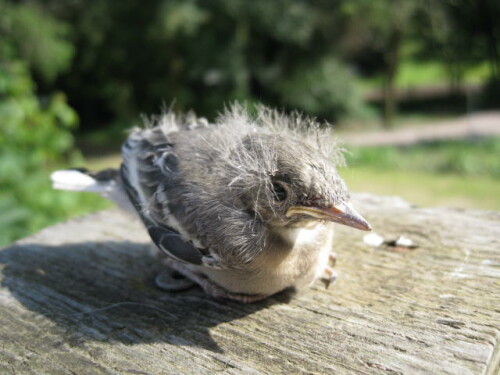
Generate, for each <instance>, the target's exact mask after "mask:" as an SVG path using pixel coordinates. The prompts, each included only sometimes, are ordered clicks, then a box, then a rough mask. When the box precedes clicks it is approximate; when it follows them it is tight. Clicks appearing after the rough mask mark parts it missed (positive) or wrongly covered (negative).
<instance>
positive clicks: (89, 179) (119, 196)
mask: <svg viewBox="0 0 500 375" xmlns="http://www.w3.org/2000/svg"><path fill="white" fill-rule="evenodd" d="M50 179H51V180H52V187H53V188H54V189H58V190H69V191H82V192H92V193H98V194H100V195H101V196H102V197H104V198H106V199H107V200H110V201H111V202H113V203H116V204H117V205H118V206H120V207H121V208H123V209H125V210H127V211H130V212H134V213H135V210H134V208H133V206H132V204H131V203H130V200H129V199H128V196H127V194H126V192H125V190H124V188H123V184H122V181H121V178H120V174H119V172H118V170H116V169H106V170H103V171H100V172H97V173H91V172H89V171H88V170H86V169H83V168H75V169H64V170H59V171H55V172H53V173H52V174H51V175H50Z"/></svg>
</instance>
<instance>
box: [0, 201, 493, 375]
mask: <svg viewBox="0 0 500 375" xmlns="http://www.w3.org/2000/svg"><path fill="white" fill-rule="evenodd" d="M358 198H359V202H358V204H357V207H359V208H360V211H361V212H362V213H363V214H364V215H366V217H367V218H368V219H369V220H370V222H372V224H373V225H374V227H375V230H376V231H377V232H378V233H380V234H382V235H383V236H384V237H386V238H395V237H397V236H399V235H405V236H407V237H409V238H411V239H412V240H413V241H414V242H415V243H416V244H417V245H418V247H417V248H416V249H413V250H408V249H399V250H398V249H396V248H393V247H381V248H373V247H370V246H368V245H366V244H365V243H364V242H363V241H362V236H363V233H361V232H357V231H354V230H351V229H349V228H343V227H339V228H338V231H337V238H336V244H335V251H336V252H337V253H338V256H339V258H338V263H337V266H336V267H337V271H338V272H339V275H340V276H339V280H338V282H337V284H336V285H335V286H333V287H331V288H330V289H328V290H325V289H324V286H323V285H322V283H321V282H317V283H316V284H315V285H314V286H313V287H312V288H311V289H309V290H307V291H305V292H303V293H300V294H298V295H296V296H291V294H290V293H283V294H280V295H278V296H275V297H273V298H270V299H268V300H266V301H263V302H260V303H256V304H252V305H241V304H238V303H234V302H229V301H214V300H212V299H210V298H208V297H206V296H205V295H203V293H202V292H201V291H200V290H199V289H192V290H189V291H186V292H181V293H166V292H163V291H160V290H158V289H156V288H155V287H154V286H153V284H152V279H153V277H154V276H155V274H156V273H157V272H158V271H159V270H160V269H161V266H160V265H159V264H158V262H157V261H155V259H154V258H152V257H151V256H150V255H149V250H148V244H147V235H146V234H145V232H144V231H143V230H142V228H141V227H140V226H139V225H138V224H137V223H136V222H134V221H133V220H131V219H130V218H129V217H128V216H126V215H124V214H122V213H121V212H119V211H118V210H110V211H104V212H99V213H96V214H93V215H90V216H86V217H82V218H78V219H75V220H72V221H70V222H67V223H64V224H60V225H56V226H54V227H50V228H47V229H45V230H43V231H41V232H39V233H38V234H36V235H34V236H32V237H29V238H26V239H24V240H22V241H19V242H17V243H15V244H13V245H12V246H10V247H7V248H5V249H3V250H2V251H0V271H1V276H0V277H1V280H0V283H1V289H0V373H1V374H4V373H5V374H51V375H52V374H180V373H186V374H213V373H215V372H217V373H221V374H278V373H287V374H288V373H289V374H296V373H305V374H334V373H335V374H344V373H345V374H349V373H356V374H418V373H421V374H430V373H432V374H487V375H493V374H497V373H498V371H499V368H500V367H499V359H500V356H499V347H500V345H499V340H500V293H499V290H500V288H499V287H500V241H499V238H500V214H499V213H495V212H486V211H460V210H452V209H446V208H426V209H424V208H415V207H412V206H410V205H409V204H407V203H405V202H403V201H401V200H400V199H398V198H380V197H374V196H369V195H365V196H359V197H358ZM401 250H402V251H401Z"/></svg>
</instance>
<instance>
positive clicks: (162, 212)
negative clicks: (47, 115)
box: [113, 105, 370, 302]
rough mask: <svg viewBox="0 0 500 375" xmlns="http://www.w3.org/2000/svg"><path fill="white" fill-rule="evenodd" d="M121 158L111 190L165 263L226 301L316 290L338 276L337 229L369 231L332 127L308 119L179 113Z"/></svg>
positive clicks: (154, 126)
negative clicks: (314, 285)
mask: <svg viewBox="0 0 500 375" xmlns="http://www.w3.org/2000/svg"><path fill="white" fill-rule="evenodd" d="M122 154H123V164H122V169H121V179H120V178H119V177H118V178H114V179H113V181H114V183H115V185H116V186H118V187H119V188H120V190H121V191H122V192H123V188H122V186H126V187H127V188H128V192H129V198H130V199H131V201H132V203H134V205H135V208H136V209H137V210H138V211H139V213H140V215H141V217H142V219H143V222H144V223H145V224H146V227H148V229H149V230H150V235H151V236H152V238H153V241H154V242H155V243H156V244H157V245H158V246H159V247H160V249H162V250H163V251H165V252H166V253H167V255H169V258H167V259H166V260H165V261H166V263H167V264H168V265H169V266H170V267H172V268H175V269H176V270H178V271H179V272H181V273H183V274H184V275H186V276H187V277H189V278H191V279H193V280H194V281H195V282H197V283H198V284H200V285H201V286H202V287H203V288H204V289H205V291H206V292H207V293H209V294H211V295H213V296H216V297H217V296H219V297H227V298H232V299H235V300H239V301H243V302H252V301H254V300H258V299H261V298H263V297H265V296H268V295H270V294H273V293H276V292H278V291H280V290H282V289H284V288H287V287H290V286H296V287H301V286H304V285H308V284H310V283H311V282H312V281H314V280H315V279H316V278H318V277H319V276H321V274H322V273H323V271H324V270H325V269H326V270H327V272H328V270H329V269H328V264H327V263H328V256H329V253H330V251H331V248H332V236H333V228H332V226H333V224H332V221H336V222H340V223H343V224H347V225H351V226H354V227H356V228H359V229H364V230H369V229H370V228H369V225H368V223H366V221H364V219H363V218H361V216H359V215H358V214H357V213H356V212H355V211H354V210H353V209H352V207H350V206H349V204H348V200H349V193H348V191H347V188H346V185H345V183H344V182H343V180H342V179H341V178H340V176H339V175H338V172H337V169H336V167H337V166H338V165H340V164H342V163H343V158H342V154H341V150H340V148H339V147H338V146H337V144H336V142H335V139H334V137H333V135H332V132H331V129H329V128H326V127H325V128H322V127H321V126H320V125H319V124H318V123H316V122H315V121H312V120H310V119H307V118H303V117H301V116H299V115H293V116H285V115H283V114H280V113H278V112H276V111H273V110H270V109H268V108H265V107H260V108H258V110H257V112H256V114H255V115H253V116H252V115H250V114H249V113H248V112H247V111H246V110H245V109H244V108H243V107H241V106H238V105H233V106H232V107H230V108H229V109H226V110H225V112H224V113H223V114H221V115H220V116H219V118H218V119H217V121H216V122H215V123H214V124H208V123H207V122H206V120H204V119H199V118H196V117H195V116H194V115H192V114H188V115H185V116H177V115H175V114H173V113H172V112H169V113H166V114H164V115H162V116H159V117H156V118H151V119H150V120H148V121H147V124H146V126H145V127H144V128H142V129H134V130H132V132H131V133H130V135H129V137H128V139H127V141H126V142H125V144H124V146H123V148H122ZM177 233H178V234H177ZM330 273H331V270H330Z"/></svg>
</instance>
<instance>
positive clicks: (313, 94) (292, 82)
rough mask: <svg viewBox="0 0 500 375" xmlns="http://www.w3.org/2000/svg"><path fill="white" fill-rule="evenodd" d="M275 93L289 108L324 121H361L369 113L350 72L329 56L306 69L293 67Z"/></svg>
mask: <svg viewBox="0 0 500 375" xmlns="http://www.w3.org/2000/svg"><path fill="white" fill-rule="evenodd" d="M276 92H277V95H280V96H281V97H282V98H283V103H285V104H286V105H288V106H289V107H291V108H297V109H299V110H302V111H304V112H306V113H314V114H316V115H318V116H321V117H324V118H329V119H335V118H341V119H345V118H346V117H356V118H362V117H367V116H369V115H370V114H371V113H370V111H369V110H368V107H367V106H366V105H365V104H364V103H363V99H362V97H361V92H360V90H359V88H358V86H357V85H356V78H355V76H354V73H353V72H352V71H351V70H349V69H348V68H347V67H346V66H345V65H344V64H342V63H340V62H339V61H338V60H337V59H335V58H331V57H330V58H325V59H323V60H321V61H320V62H319V63H318V64H315V65H311V66H309V67H308V69H304V67H302V66H299V67H297V69H296V70H295V71H294V72H293V73H292V74H291V75H290V77H289V78H288V79H287V80H286V81H282V82H281V83H280V84H279V86H278V88H277V90H276Z"/></svg>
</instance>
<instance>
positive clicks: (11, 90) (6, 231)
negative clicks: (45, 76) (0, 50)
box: [0, 61, 104, 245]
mask: <svg viewBox="0 0 500 375" xmlns="http://www.w3.org/2000/svg"><path fill="white" fill-rule="evenodd" d="M0 119H1V132H0V212H2V215H1V216H0V245H4V244H7V243H9V242H11V241H13V240H15V239H17V238H20V237H22V236H25V235H27V234H29V233H31V232H33V231H35V230H37V229H40V228H42V227H45V226H47V225H49V224H51V223H54V222H56V221H59V220H62V219H64V218H67V217H69V216H70V215H73V214H76V213H82V212H88V211H89V210H92V209H96V208H99V207H103V206H104V205H103V204H102V203H101V202H99V201H98V200H97V199H94V197H86V196H79V195H75V194H73V195H71V194H67V193H66V194H65V193H61V192H58V191H54V190H52V189H51V187H50V181H49V173H50V170H51V169H54V168H57V167H61V166H63V165H65V164H66V163H74V162H77V161H79V160H81V159H80V158H79V157H78V154H77V153H76V152H75V151H74V150H73V137H72V135H71V133H70V131H71V130H72V129H74V127H75V126H76V125H77V115H76V113H75V112H74V111H73V110H72V109H71V108H70V107H69V106H68V105H67V103H66V98H65V96H64V95H63V94H55V95H53V96H51V97H48V98H45V99H44V103H43V104H42V103H41V102H40V100H39V99H38V98H37V97H36V95H35V94H34V83H33V81H32V79H31V77H30V76H29V72H28V69H27V66H26V64H23V63H21V62H15V61H11V62H9V63H6V62H0Z"/></svg>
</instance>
